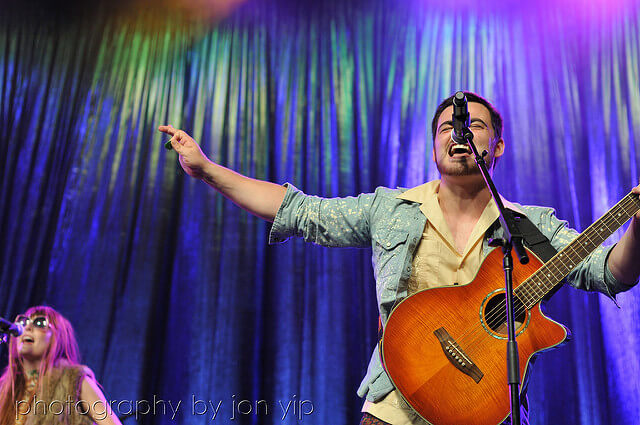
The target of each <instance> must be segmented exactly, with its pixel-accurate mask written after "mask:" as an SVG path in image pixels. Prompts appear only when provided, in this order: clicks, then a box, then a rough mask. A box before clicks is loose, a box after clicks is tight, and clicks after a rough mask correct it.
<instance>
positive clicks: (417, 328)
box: [381, 193, 640, 425]
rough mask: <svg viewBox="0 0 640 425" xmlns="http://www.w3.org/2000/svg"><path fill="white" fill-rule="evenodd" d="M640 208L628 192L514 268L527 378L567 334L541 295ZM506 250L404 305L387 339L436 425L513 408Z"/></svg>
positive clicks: (407, 389) (396, 372)
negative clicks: (546, 255) (543, 254)
mask: <svg viewBox="0 0 640 425" xmlns="http://www.w3.org/2000/svg"><path fill="white" fill-rule="evenodd" d="M638 210H640V200H639V199H638V195H636V194H634V193H629V194H628V195H627V196H626V197H624V198H623V199H622V200H621V201H620V202H618V203H617V204H616V205H615V206H614V207H613V208H611V209H610V210H609V211H608V212H607V213H606V214H604V215H603V216H602V217H601V218H599V219H598V220H597V221H596V222H595V223H593V224H592V225H591V226H589V228H587V229H586V230H585V231H584V232H583V233H581V234H580V235H579V236H578V237H577V238H576V239H575V240H574V241H573V242H572V243H570V244H569V245H567V246H566V247H565V248H564V249H563V250H562V251H560V252H558V253H557V254H556V255H555V256H554V257H553V258H551V259H550V260H549V261H548V262H547V263H546V264H543V263H542V261H540V260H539V259H538V258H537V257H536V256H535V255H534V254H533V253H532V252H530V251H529V256H530V261H529V263H528V264H526V265H521V264H519V263H518V262H515V263H516V266H515V267H514V270H513V287H514V317H515V320H516V322H518V327H517V329H516V336H517V342H518V349H519V361H520V362H519V363H520V379H521V382H522V378H523V377H524V376H525V373H526V371H527V368H528V367H529V365H530V363H531V361H532V360H533V358H534V356H535V355H536V354H538V353H540V352H541V351H545V350H548V349H550V348H553V347H556V346H558V345H559V344H561V343H562V342H564V341H565V340H566V339H567V336H568V333H569V330H568V329H567V328H566V327H565V326H563V325H561V324H559V323H557V322H555V321H553V320H551V319H549V318H548V317H546V316H545V315H544V314H543V313H542V311H541V310H540V301H541V300H542V299H543V298H545V297H546V296H547V295H550V294H552V293H553V292H554V289H556V286H557V285H560V283H561V281H562V279H563V278H564V277H565V276H567V275H568V274H569V272H570V271H571V270H573V269H574V268H575V267H576V266H577V265H578V263H580V261H582V260H583V259H584V258H585V257H586V256H587V255H589V254H590V253H591V252H593V250H594V249H596V248H597V247H598V246H600V244H602V242H603V241H604V240H605V239H607V238H608V237H609V236H610V235H611V234H612V233H613V232H614V231H616V230H617V229H618V228H619V227H620V226H622V225H623V224H624V223H626V222H627V220H629V218H631V217H632V216H633V215H634V214H635V213H636V212H638ZM505 323H506V311H505V295H504V272H503V269H502V250H500V249H494V250H493V251H491V253H490V254H489V255H488V256H487V258H485V260H484V261H483V263H482V266H481V267H480V270H479V271H478V274H477V275H476V277H475V279H474V280H473V281H472V282H470V283H468V284H466V285H461V286H451V287H441V288H433V289H425V290H423V291H420V292H418V293H416V294H414V295H412V296H410V297H408V298H406V299H404V300H403V301H402V302H401V303H399V304H398V305H397V307H396V308H395V309H394V310H393V311H392V312H391V315H390V316H389V320H388V321H387V324H386V326H385V327H384V333H383V337H382V342H381V353H382V361H383V363H384V366H385V368H386V371H387V373H388V375H389V377H390V378H391V381H392V382H393V384H394V385H395V387H396V389H397V390H398V391H399V392H400V394H401V395H402V396H403V398H404V399H405V400H406V401H407V403H408V404H409V405H410V406H411V407H412V408H413V409H414V410H415V411H416V412H417V413H418V414H420V416H422V417H423V418H424V419H425V420H427V421H428V422H430V423H432V424H434V425H449V424H451V425H461V424H464V425H474V424H499V423H500V422H502V421H503V420H504V419H506V418H507V416H508V415H509V413H510V405H509V404H510V396H509V391H508V387H507V383H506V381H507V365H506V358H505V355H506V339H507V335H506V326H505Z"/></svg>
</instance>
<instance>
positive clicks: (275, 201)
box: [158, 125, 287, 221]
mask: <svg viewBox="0 0 640 425" xmlns="http://www.w3.org/2000/svg"><path fill="white" fill-rule="evenodd" d="M158 130H159V131H161V132H163V133H166V134H168V135H170V136H171V146H172V147H173V149H174V150H175V151H176V152H177V153H178V159H179V161H180V165H181V166H182V169H183V170H184V171H185V172H186V173H187V174H189V175H190V176H191V177H195V178H197V179H200V180H203V181H204V182H206V183H207V184H208V185H209V186H211V187H212V188H214V189H215V190H217V191H218V192H220V193H221V194H223V195H224V196H225V197H226V198H228V199H230V200H231V201H232V202H233V203H234V204H236V205H238V206H239V207H240V208H242V209H244V210H247V211H249V212H250V213H251V214H253V215H256V216H258V217H260V218H262V219H264V220H268V221H273V219H274V217H275V216H276V213H277V212H278V208H279V207H280V204H282V200H283V199H284V195H285V193H286V192H287V189H286V188H285V187H284V186H280V185H277V184H274V183H269V182H265V181H262V180H256V179H252V178H250V177H246V176H243V175H242V174H238V173H236V172H235V171H232V170H230V169H228V168H225V167H223V166H221V165H218V164H215V163H213V162H211V161H210V160H209V158H207V156H206V155H205V154H204V153H202V150H201V149H200V146H199V145H198V144H197V143H196V142H195V140H193V138H191V136H189V135H188V134H187V133H185V132H184V131H182V130H178V129H175V128H173V127H172V126H171V125H161V126H160V127H158Z"/></svg>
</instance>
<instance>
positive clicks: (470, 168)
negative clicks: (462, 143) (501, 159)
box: [436, 154, 494, 177]
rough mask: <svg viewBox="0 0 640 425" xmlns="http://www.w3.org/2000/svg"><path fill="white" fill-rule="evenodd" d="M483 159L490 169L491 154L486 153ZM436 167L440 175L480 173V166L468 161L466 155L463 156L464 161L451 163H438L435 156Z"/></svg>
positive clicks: (457, 175)
mask: <svg viewBox="0 0 640 425" xmlns="http://www.w3.org/2000/svg"><path fill="white" fill-rule="evenodd" d="M484 160H485V162H486V163H487V169H488V170H491V167H492V166H493V160H494V157H493V154H488V155H487V156H485V157H484ZM436 168H437V169H438V172H439V173H440V175H441V176H452V177H461V176H473V175H476V174H480V167H478V164H476V162H475V161H469V160H468V159H467V158H466V157H465V158H464V161H454V162H453V163H448V164H446V165H443V164H440V162H438V159H437V158H436Z"/></svg>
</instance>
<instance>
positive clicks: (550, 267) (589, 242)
mask: <svg viewBox="0 0 640 425" xmlns="http://www.w3.org/2000/svg"><path fill="white" fill-rule="evenodd" d="M638 210H640V199H639V198H638V195H636V194H635V193H629V194H628V195H627V196H625V197H624V198H622V200H620V202H618V203H617V204H616V205H614V206H613V208H611V209H610V210H609V211H608V212H606V213H605V214H604V215H603V216H602V217H600V218H599V219H598V220H596V222H595V223H593V224H592V225H591V226H589V227H588V228H587V229H586V230H585V231H584V232H582V233H581V234H580V235H579V236H578V237H577V238H576V239H575V240H574V241H573V242H571V243H570V244H569V245H567V246H566V247H565V248H564V249H563V250H562V251H560V252H558V253H557V254H556V255H555V256H554V257H553V258H552V259H550V260H549V261H548V262H547V263H545V264H544V265H543V266H542V267H540V268H539V269H538V270H537V271H536V272H535V273H533V274H532V275H531V276H529V278H528V279H527V280H525V281H524V282H522V284H520V285H519V286H518V287H517V288H515V289H514V293H515V295H516V296H517V297H518V298H519V299H520V300H521V301H522V302H523V303H524V305H525V306H526V307H527V309H531V308H533V307H534V306H535V305H536V304H537V303H539V302H540V301H541V300H542V299H543V298H544V297H545V295H547V294H548V293H549V292H551V291H552V290H553V289H554V287H555V286H556V285H558V284H559V283H560V281H561V280H562V279H564V278H565V276H567V275H568V274H569V272H571V270H573V269H574V268H575V267H576V266H577V265H578V264H579V263H580V262H581V261H582V260H584V259H585V258H586V257H587V256H588V255H589V254H591V253H592V252H593V251H594V250H595V249H596V248H597V247H599V246H600V245H601V244H602V242H604V241H605V240H606V239H607V238H608V237H609V236H611V235H612V234H613V232H615V231H616V230H618V229H619V228H620V227H621V226H622V225H623V224H624V223H626V222H627V221H628V220H629V219H630V218H631V217H632V216H633V215H634V214H635V213H637V212H638Z"/></svg>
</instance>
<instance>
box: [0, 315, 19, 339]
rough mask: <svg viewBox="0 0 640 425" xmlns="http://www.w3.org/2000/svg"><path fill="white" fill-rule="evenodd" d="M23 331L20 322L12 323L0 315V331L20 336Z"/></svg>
mask: <svg viewBox="0 0 640 425" xmlns="http://www.w3.org/2000/svg"><path fill="white" fill-rule="evenodd" d="M23 332H24V327H23V326H22V325H21V324H20V323H13V322H10V321H8V320H5V319H3V318H2V317H0V333H3V334H8V335H12V336H20V335H22V333H23Z"/></svg>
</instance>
